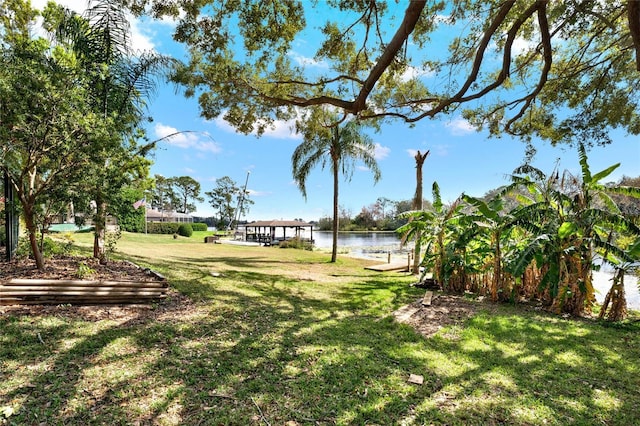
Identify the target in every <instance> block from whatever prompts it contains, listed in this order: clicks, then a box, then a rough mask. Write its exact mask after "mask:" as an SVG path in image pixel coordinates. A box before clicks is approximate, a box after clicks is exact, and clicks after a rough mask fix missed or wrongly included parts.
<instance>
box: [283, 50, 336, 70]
mask: <svg viewBox="0 0 640 426" xmlns="http://www.w3.org/2000/svg"><path fill="white" fill-rule="evenodd" d="M289 57H290V58H291V59H293V61H294V62H295V63H297V64H298V65H300V66H303V67H304V66H309V67H316V68H329V64H327V63H326V62H325V61H318V60H317V59H314V58H310V57H308V56H303V55H301V54H299V53H296V52H290V53H289Z"/></svg>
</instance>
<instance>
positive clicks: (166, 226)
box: [147, 222, 181, 234]
mask: <svg viewBox="0 0 640 426" xmlns="http://www.w3.org/2000/svg"><path fill="white" fill-rule="evenodd" d="M180 225H181V223H177V222H149V223H147V232H148V233H149V234H177V233H178V228H179V227H180Z"/></svg>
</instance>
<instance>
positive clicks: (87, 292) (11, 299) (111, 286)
mask: <svg viewBox="0 0 640 426" xmlns="http://www.w3.org/2000/svg"><path fill="white" fill-rule="evenodd" d="M153 275H154V276H155V277H156V278H157V280H158V281H106V280H104V281H103V280H100V281H90V280H55V279H12V280H9V281H8V282H6V283H0V305H40V304H56V305H57V304H65V303H70V304H120V303H149V302H153V301H156V300H159V299H163V298H165V297H166V296H167V290H168V288H169V285H168V283H167V281H166V279H165V278H164V277H162V276H161V275H160V274H157V273H154V274H153Z"/></svg>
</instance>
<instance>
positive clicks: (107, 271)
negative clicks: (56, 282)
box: [0, 256, 156, 281]
mask: <svg viewBox="0 0 640 426" xmlns="http://www.w3.org/2000/svg"><path fill="white" fill-rule="evenodd" d="M14 278H27V279H60V280H63V279H64V280H77V279H87V280H115V281H117V280H135V281H154V280H155V279H156V278H155V277H154V276H153V275H152V274H151V273H150V272H149V270H148V269H145V268H140V267H138V266H137V265H135V264H133V263H131V262H127V261H116V260H113V261H109V262H107V264H106V265H101V264H100V262H99V261H98V259H93V258H88V257H79V256H58V257H53V258H48V259H46V260H45V268H44V270H43V271H39V270H38V269H37V268H36V264H35V262H34V261H33V260H32V259H28V258H16V259H14V260H12V261H11V262H0V281H8V280H11V279H14Z"/></svg>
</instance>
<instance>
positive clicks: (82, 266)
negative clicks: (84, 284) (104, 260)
mask: <svg viewBox="0 0 640 426" xmlns="http://www.w3.org/2000/svg"><path fill="white" fill-rule="evenodd" d="M95 272H96V271H95V269H92V268H91V267H90V266H89V265H87V264H86V263H84V262H80V263H78V269H77V270H76V277H78V278H79V279H81V280H82V279H84V278H87V277H89V276H91V275H93V274H94V273H95Z"/></svg>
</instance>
